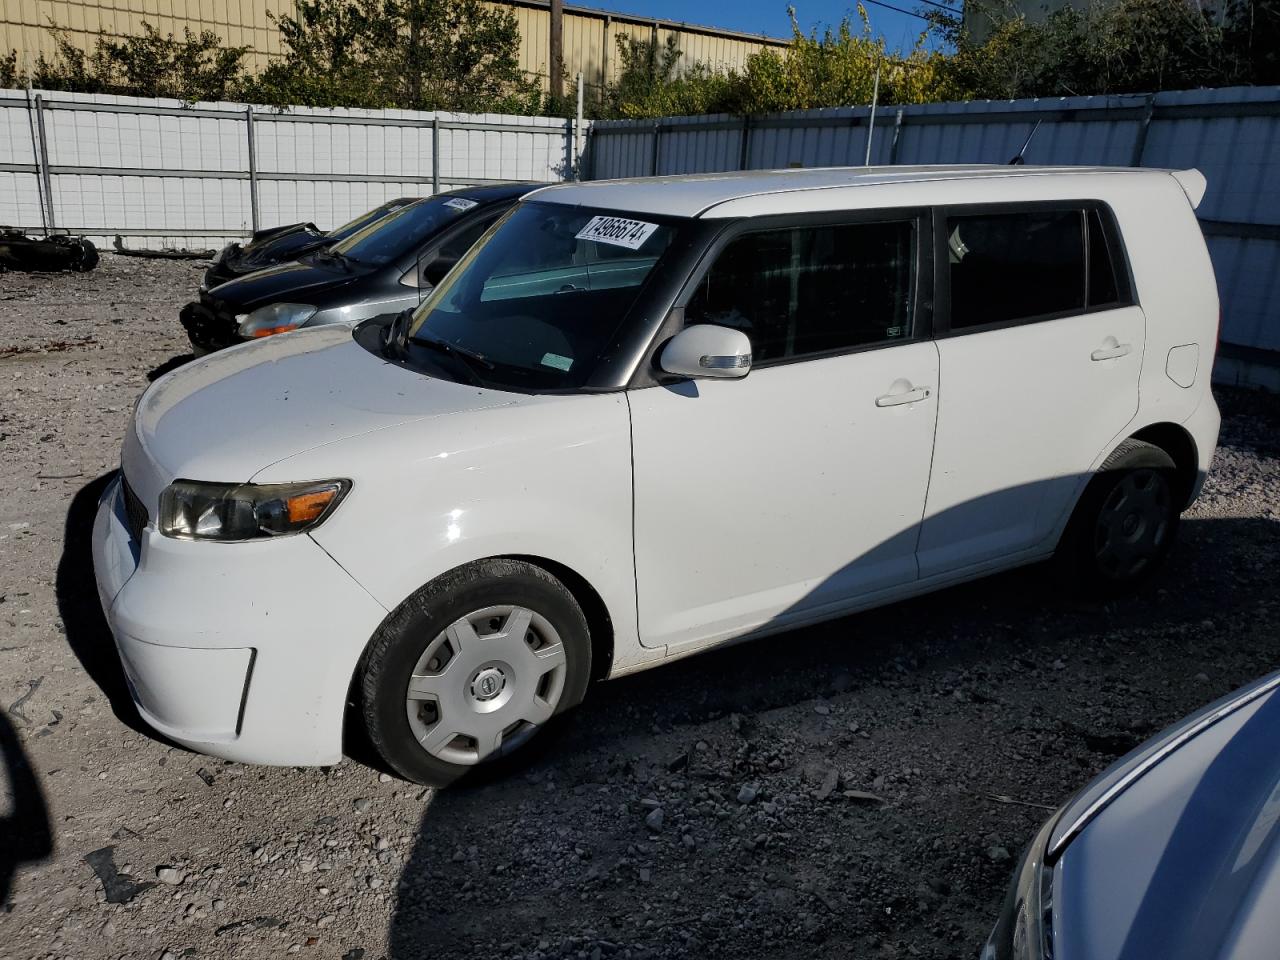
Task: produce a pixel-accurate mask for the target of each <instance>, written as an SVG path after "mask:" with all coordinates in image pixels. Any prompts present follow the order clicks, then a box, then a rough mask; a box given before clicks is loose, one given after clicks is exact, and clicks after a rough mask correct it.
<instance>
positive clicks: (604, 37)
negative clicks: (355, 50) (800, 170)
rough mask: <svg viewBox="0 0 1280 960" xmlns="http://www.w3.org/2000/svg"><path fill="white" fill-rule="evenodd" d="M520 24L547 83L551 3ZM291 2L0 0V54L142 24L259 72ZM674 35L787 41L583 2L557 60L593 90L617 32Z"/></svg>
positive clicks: (710, 44) (728, 52)
mask: <svg viewBox="0 0 1280 960" xmlns="http://www.w3.org/2000/svg"><path fill="white" fill-rule="evenodd" d="M501 6H505V7H508V8H510V9H511V10H512V11H513V12H514V13H515V15H516V19H517V20H518V21H519V23H520V36H521V43H520V63H521V66H522V67H523V68H524V69H525V71H526V72H528V73H529V74H531V75H537V76H540V77H541V78H542V80H543V86H544V89H545V87H546V78H547V63H548V61H549V59H550V57H549V44H550V37H549V31H550V25H551V14H550V5H549V3H548V2H547V0H509V2H506V3H503V4H501ZM292 9H293V0H0V54H4V53H8V51H10V50H17V51H18V62H19V66H22V65H23V64H24V63H34V61H35V59H36V57H37V56H39V55H40V54H42V53H43V54H44V55H45V56H49V55H50V54H51V53H52V52H53V50H54V42H53V35H52V34H51V33H50V32H49V30H48V27H49V25H50V24H56V25H57V26H59V27H62V28H65V30H66V31H67V34H66V35H67V37H68V38H69V39H70V40H71V41H72V42H73V43H75V44H76V45H78V46H81V47H85V48H88V47H91V46H92V45H93V42H94V40H95V38H96V36H97V35H98V34H100V33H105V34H108V35H111V36H117V37H118V36H129V35H131V34H136V33H141V32H142V24H143V23H149V24H151V25H152V26H153V27H155V28H156V29H157V30H159V31H160V32H161V33H162V34H166V33H172V34H175V35H177V36H181V34H182V28H183V27H189V28H191V30H193V31H200V30H212V31H214V32H215V33H217V34H218V35H219V36H220V37H222V38H223V40H224V42H225V43H226V45H227V46H248V47H251V48H252V51H251V52H250V54H249V55H248V56H247V57H246V58H245V63H246V65H247V66H248V68H249V69H250V70H258V69H261V68H262V67H264V66H265V65H266V64H267V63H269V62H270V61H271V59H272V58H273V57H276V56H279V55H280V53H281V47H280V34H279V31H278V30H277V29H276V27H275V24H273V23H272V21H271V19H270V16H269V14H271V13H276V14H280V13H288V12H290V11H291V10H292ZM671 34H675V35H676V40H677V44H678V46H679V47H680V49H681V50H682V51H684V57H683V58H682V59H681V63H682V64H690V63H694V62H697V61H701V62H705V63H709V64H711V65H713V66H717V67H741V66H742V65H743V64H744V63H746V60H747V57H749V56H750V55H751V54H753V53H755V52H756V51H758V50H762V49H765V48H766V47H775V48H780V47H784V46H786V41H785V40H778V39H774V38H770V37H758V36H752V35H750V34H744V33H736V32H734V31H729V30H717V29H716V28H714V27H705V26H697V25H693V24H685V23H674V22H672V21H668V20H652V19H647V18H644V17H638V16H634V15H632V14H619V13H608V12H606V11H603V10H593V9H590V8H586V7H571V6H566V7H565V8H564V41H563V42H564V66H565V70H566V71H567V72H568V75H569V78H570V79H569V81H568V83H567V84H566V90H569V89H572V84H573V81H572V78H573V77H574V75H575V74H577V73H578V72H579V71H581V72H582V75H583V82H584V84H585V85H586V86H587V87H588V88H589V90H591V91H592V93H596V94H598V91H599V89H600V86H601V85H602V84H604V83H607V82H609V81H610V80H612V79H613V78H614V77H615V76H616V74H617V66H618V56H617V41H616V39H615V37H617V36H619V35H630V36H633V37H636V38H637V39H638V38H644V37H654V36H656V37H657V39H658V41H659V42H661V43H665V42H666V39H667V37H668V36H669V35H671Z"/></svg>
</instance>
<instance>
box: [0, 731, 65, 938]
mask: <svg viewBox="0 0 1280 960" xmlns="http://www.w3.org/2000/svg"><path fill="white" fill-rule="evenodd" d="M0 770H3V778H0V786H3V787H4V788H5V793H7V801H8V802H7V803H6V804H5V805H4V806H0V913H6V912H8V909H9V894H10V892H11V891H12V890H13V879H14V875H15V874H16V873H17V871H18V868H19V867H20V866H22V865H23V864H27V863H38V862H39V861H41V860H43V859H45V858H46V857H48V856H49V855H50V854H51V853H53V828H52V826H51V824H50V823H49V807H48V804H47V803H45V799H44V791H42V790H41V789H40V781H39V780H38V779H36V775H35V772H34V771H33V770H32V769H31V763H30V761H29V760H28V759H27V755H26V752H25V751H24V750H23V749H22V741H21V740H20V739H19V738H18V732H17V730H15V729H14V727H13V724H12V723H11V722H10V721H9V717H8V715H7V714H6V713H5V712H4V711H2V710H0ZM5 807H7V810H6V809H5Z"/></svg>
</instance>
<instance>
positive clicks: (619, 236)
mask: <svg viewBox="0 0 1280 960" xmlns="http://www.w3.org/2000/svg"><path fill="white" fill-rule="evenodd" d="M657 229H658V225H657V224H656V223H645V222H644V221H643V220H624V219H623V218H622V217H592V218H591V219H590V220H589V221H587V225H586V226H585V227H583V228H582V229H581V230H579V231H578V233H577V235H576V237H575V239H577V240H594V241H595V242H596V243H610V244H613V245H614V246H615V247H626V248H627V249H628V250H639V249H640V248H641V247H642V246H644V242H645V241H646V240H648V239H649V235H650V234H651V233H653V231H655V230H657Z"/></svg>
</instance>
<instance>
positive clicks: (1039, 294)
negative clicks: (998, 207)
mask: <svg viewBox="0 0 1280 960" xmlns="http://www.w3.org/2000/svg"><path fill="white" fill-rule="evenodd" d="M1081 214H1082V212H1081V211H1080V210H1028V211H1021V212H1017V213H997V214H980V215H976V216H952V217H948V218H947V232H946V238H947V261H948V264H949V270H948V273H949V276H950V281H951V282H950V302H951V329H953V330H962V329H965V328H966V327H979V326H985V325H987V324H991V323H1007V322H1009V321H1011V320H1029V319H1031V318H1033V317H1040V316H1046V315H1049V314H1061V313H1070V312H1071V311H1073V310H1083V309H1084V304H1085V256H1084V229H1083V227H1084V223H1083V217H1082V215H1081Z"/></svg>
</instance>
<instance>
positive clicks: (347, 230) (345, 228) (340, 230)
mask: <svg viewBox="0 0 1280 960" xmlns="http://www.w3.org/2000/svg"><path fill="white" fill-rule="evenodd" d="M411 203H413V201H412V200H410V199H407V198H405V197H401V198H399V199H398V200H388V201H387V202H386V203H384V204H383V205H382V206H380V207H374V208H373V209H372V210H368V211H366V212H365V213H362V214H360V216H358V217H356V218H355V219H354V220H348V221H347V222H346V223H344V224H343V225H342V226H340V227H334V228H333V229H332V230H330V231H329V232H328V233H326V234H325V237H327V238H328V239H330V240H345V239H347V237H349V236H351V235H352V234H353V233H355V232H356V231H357V230H359V229H361V228H362V227H367V226H368V225H369V224H371V223H373V222H374V221H375V220H381V219H382V218H383V217H385V216H386V215H387V214H388V213H390V212H391V211H392V210H399V209H400V208H401V207H405V206H408V205H409V204H411Z"/></svg>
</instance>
